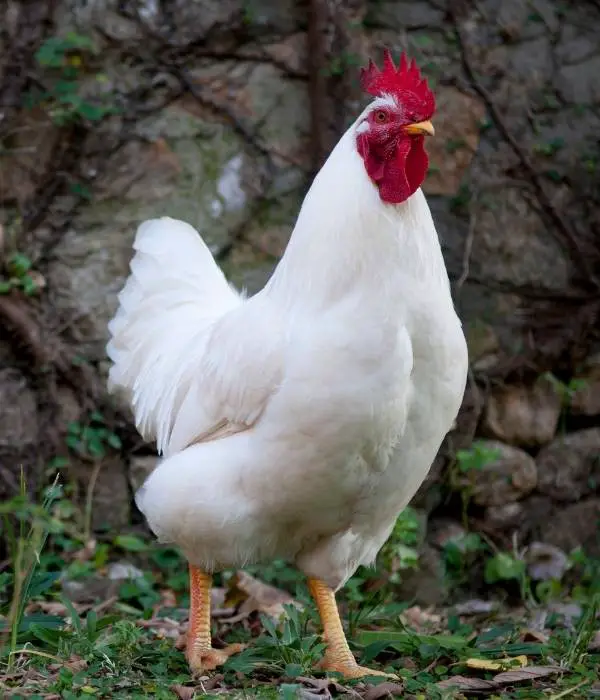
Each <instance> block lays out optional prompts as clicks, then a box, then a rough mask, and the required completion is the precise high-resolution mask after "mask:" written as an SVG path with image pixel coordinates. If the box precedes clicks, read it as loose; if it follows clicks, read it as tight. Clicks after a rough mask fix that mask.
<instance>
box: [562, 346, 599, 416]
mask: <svg viewBox="0 0 600 700" xmlns="http://www.w3.org/2000/svg"><path fill="white" fill-rule="evenodd" d="M574 384H575V387H576V388H575V390H574V392H573V393H572V395H571V398H570V403H569V407H570V410H571V413H573V414H574V415H576V416H597V415H600V353H598V354H596V355H593V356H592V357H589V358H588V359H587V360H586V362H585V363H584V365H583V367H582V368H581V370H580V371H579V372H578V373H577V374H576V375H575V377H574Z"/></svg>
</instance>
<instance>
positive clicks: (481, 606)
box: [454, 598, 499, 615]
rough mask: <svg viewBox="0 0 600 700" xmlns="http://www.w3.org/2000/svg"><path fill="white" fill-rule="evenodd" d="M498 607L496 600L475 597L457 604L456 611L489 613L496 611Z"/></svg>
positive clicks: (461, 612)
mask: <svg viewBox="0 0 600 700" xmlns="http://www.w3.org/2000/svg"><path fill="white" fill-rule="evenodd" d="M498 607H499V606H498V603H497V602H496V601H493V600H481V599H480V598H473V599H471V600H466V601H465V602H464V603H458V604H457V605H455V606H454V612H455V613H456V614H457V615H489V614H490V613H493V612H494V611H496V610H497V609H498Z"/></svg>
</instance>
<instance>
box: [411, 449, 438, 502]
mask: <svg viewBox="0 0 600 700" xmlns="http://www.w3.org/2000/svg"><path fill="white" fill-rule="evenodd" d="M445 466H446V459H445V458H444V457H443V456H442V455H437V457H436V458H435V459H434V460H433V464H432V465H431V469H430V470H429V472H428V473H427V476H426V477H425V480H424V481H423V483H422V484H421V486H420V487H419V489H418V490H417V493H416V494H415V495H414V496H413V498H412V500H411V502H410V505H411V506H412V507H413V508H419V509H421V510H423V511H424V512H425V513H431V512H432V511H434V510H435V509H436V508H437V507H438V506H439V505H441V503H442V501H443V498H444V494H443V488H442V478H443V472H444V467H445Z"/></svg>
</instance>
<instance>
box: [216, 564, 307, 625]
mask: <svg viewBox="0 0 600 700" xmlns="http://www.w3.org/2000/svg"><path fill="white" fill-rule="evenodd" d="M240 602H241V605H240V606H239V615H236V617H235V620H236V621H237V620H238V619H243V617H244V616H246V617H247V616H248V615H250V614H251V613H253V612H255V611H258V612H261V613H264V614H265V615H268V616H269V617H271V618H273V619H274V620H276V621H278V620H280V619H281V617H282V616H283V615H285V610H284V607H283V606H284V605H295V606H296V607H297V608H298V609H299V610H301V609H302V606H301V605H300V603H298V601H296V600H295V599H294V598H292V596H291V595H290V594H289V593H286V592H285V591H282V590H280V589H279V588H275V586H270V585H269V584H268V583H264V582H263V581H260V580H259V579H257V578H255V577H254V576H251V575H250V574H249V573H247V572H245V571H237V572H236V574H235V576H233V577H232V579H231V580H230V582H229V589H228V591H227V595H226V597H225V604H226V605H238V604H239V603H240ZM240 616H241V617H240ZM230 621H233V618H232V620H230Z"/></svg>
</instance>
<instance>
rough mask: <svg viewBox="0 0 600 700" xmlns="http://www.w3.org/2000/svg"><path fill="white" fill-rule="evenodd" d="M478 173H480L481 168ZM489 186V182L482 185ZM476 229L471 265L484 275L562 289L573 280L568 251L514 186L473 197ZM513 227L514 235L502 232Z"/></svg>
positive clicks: (484, 277)
mask: <svg viewBox="0 0 600 700" xmlns="http://www.w3.org/2000/svg"><path fill="white" fill-rule="evenodd" d="M478 172H479V171H478ZM482 187H483V188H484V185H482ZM471 212H472V215H473V216H475V218H476V222H477V227H476V229H475V234H474V238H473V246H472V249H471V269H472V271H473V273H474V274H477V276H478V277H479V278H480V279H484V280H494V283H495V284H497V285H499V284H502V283H503V282H505V283H509V284H511V285H523V284H530V285H533V286H537V287H540V288H543V289H555V290H558V289H560V290H563V289H565V288H566V286H567V283H568V278H569V263H568V260H567V258H566V257H565V253H564V251H563V250H562V249H561V248H560V247H559V246H558V244H557V243H556V242H554V241H553V239H552V237H551V236H549V235H548V233H547V227H546V224H545V222H544V221H543V219H542V218H541V217H540V215H539V214H538V213H537V212H536V211H535V209H534V208H533V207H532V205H531V204H530V203H529V202H528V201H527V199H526V197H525V196H524V195H523V191H522V189H517V188H515V187H503V188H502V189H498V188H497V187H495V188H494V189H492V190H490V191H489V192H488V193H487V194H485V195H484V189H483V190H482V193H481V195H480V196H478V197H476V198H475V199H474V200H473V201H471ZM504 231H510V235H502V232H504Z"/></svg>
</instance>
